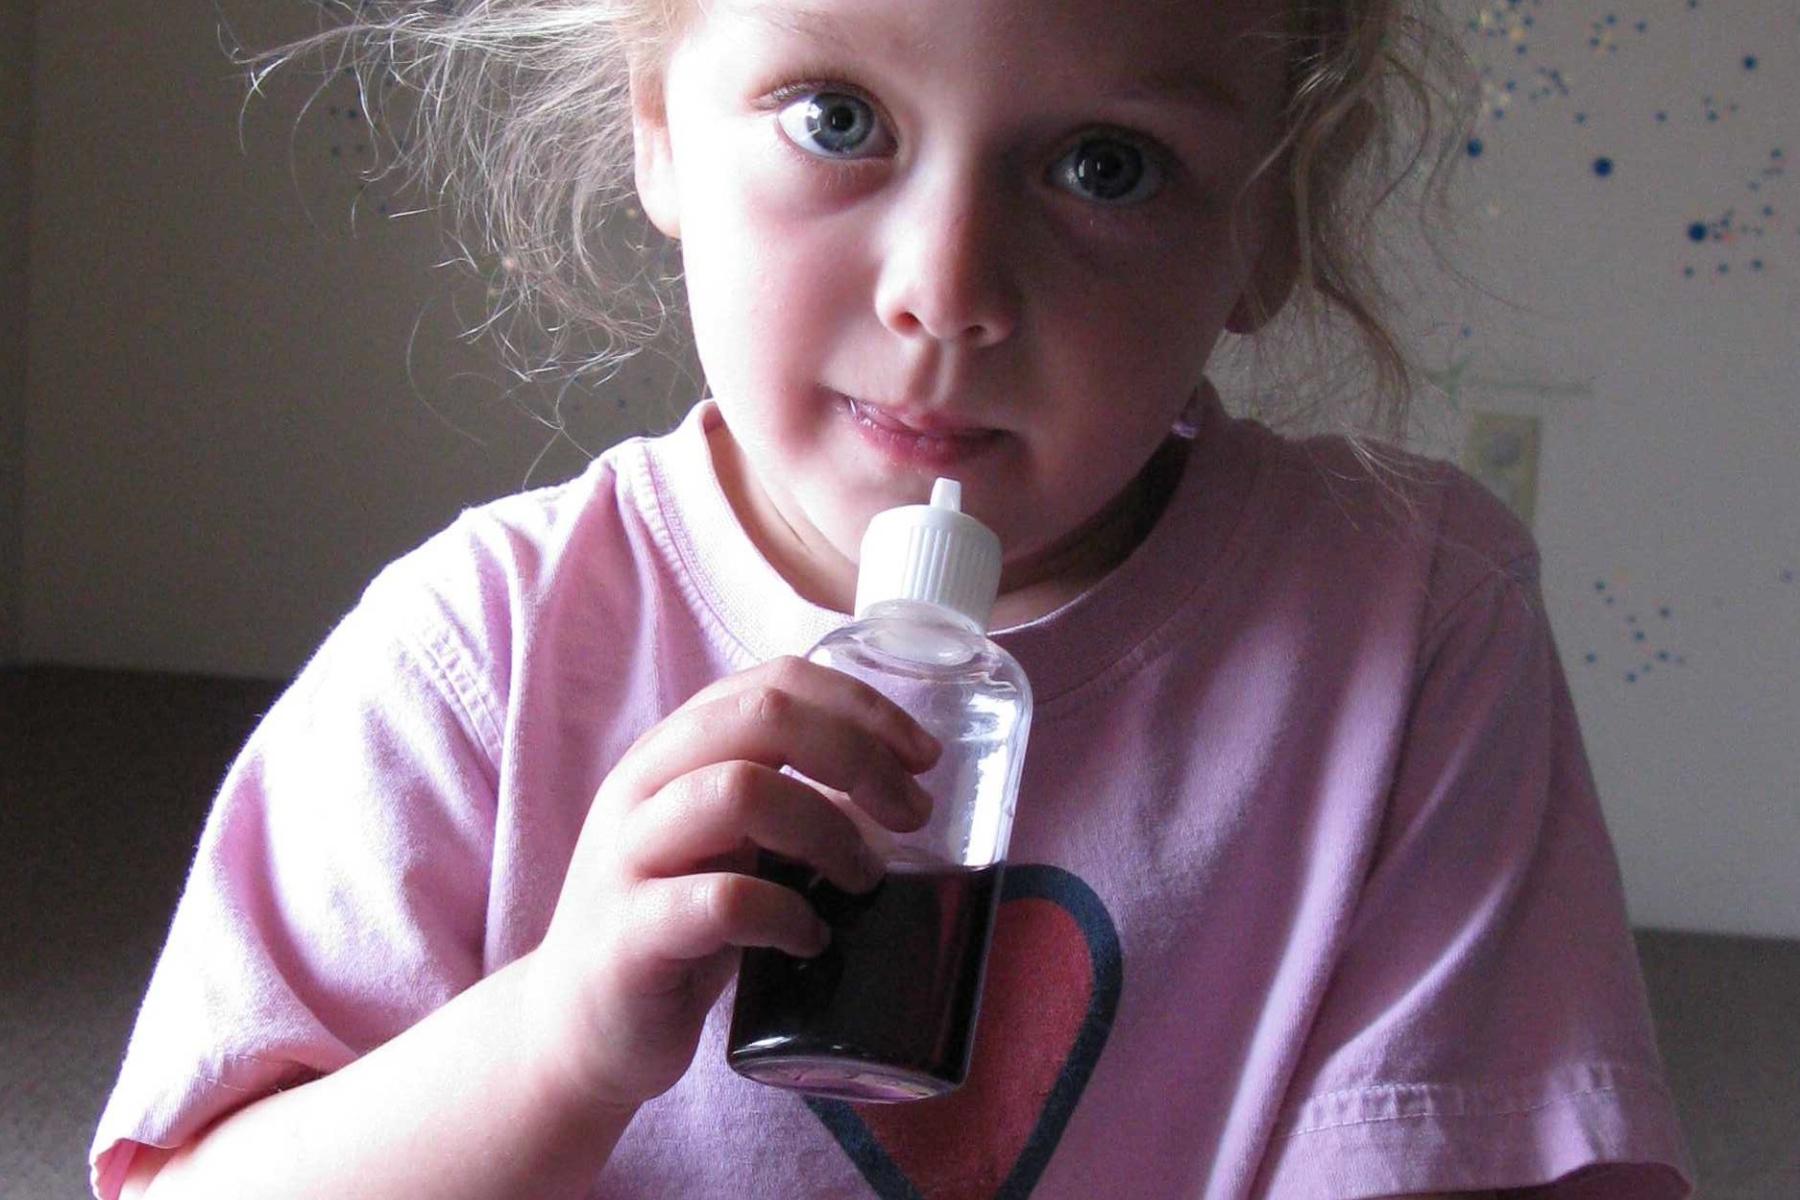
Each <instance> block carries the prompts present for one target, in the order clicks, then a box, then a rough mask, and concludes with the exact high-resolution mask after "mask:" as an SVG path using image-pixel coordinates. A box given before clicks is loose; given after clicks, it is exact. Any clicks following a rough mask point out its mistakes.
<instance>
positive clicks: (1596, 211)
mask: <svg viewBox="0 0 1800 1200" xmlns="http://www.w3.org/2000/svg"><path fill="white" fill-rule="evenodd" d="M1468 11H1470V12H1473V13H1475V14H1476V19H1477V21H1479V20H1480V17H1481V15H1482V14H1483V13H1485V14H1486V16H1487V25H1486V28H1485V30H1484V31H1479V32H1472V33H1471V38H1470V41H1471V45H1472V46H1473V48H1474V49H1475V51H1476V53H1477V54H1478V55H1479V56H1480V58H1481V60H1482V61H1483V62H1484V63H1485V64H1486V65H1487V67H1488V69H1489V75H1488V80H1487V83H1488V96H1487V107H1486V111H1485V114H1484V116H1483V119H1482V121H1481V123H1480V125H1479V127H1478V128H1477V130H1476V137H1477V138H1478V139H1479V141H1480V143H1481V153H1480V155H1479V156H1478V157H1474V158H1472V159H1469V160H1468V163H1467V166H1468V168H1469V169H1468V171H1467V173H1466V175H1465V177H1464V179H1463V181H1462V184H1461V186H1460V188H1459V191H1458V195H1459V198H1460V203H1461V207H1462V210H1463V212H1464V213H1465V215H1466V218H1467V221H1468V225H1467V228H1468V229H1469V231H1470V236H1469V242H1468V247H1467V255H1466V258H1465V260H1464V261H1465V263H1466V265H1467V267H1468V268H1469V269H1470V270H1471V271H1472V272H1473V273H1474V274H1475V275H1477V276H1478V277H1479V278H1480V279H1481V280H1482V281H1484V283H1485V284H1486V285H1487V286H1488V287H1489V288H1490V289H1491V290H1492V291H1493V292H1494V293H1495V295H1494V296H1492V297H1483V296H1480V295H1477V294H1475V293H1474V292H1473V291H1472V290H1471V289H1466V288H1465V289H1460V290H1456V289H1451V288H1448V287H1446V286H1445V285H1443V284H1441V283H1439V284H1437V285H1435V287H1434V289H1433V291H1432V295H1431V298H1430V299H1428V300H1427V302H1426V303H1424V304H1422V305H1421V306H1420V307H1421V312H1422V313H1426V314H1431V315H1433V316H1436V317H1438V318H1440V320H1439V322H1438V323H1437V324H1436V325H1435V327H1432V326H1430V325H1429V324H1423V323H1422V324H1423V328H1422V330H1421V333H1420V339H1421V344H1422V345H1424V346H1426V347H1428V350H1427V357H1428V358H1430V359H1431V360H1432V361H1435V362H1436V363H1437V365H1438V366H1439V367H1440V368H1446V367H1449V366H1451V365H1453V364H1460V365H1461V366H1462V367H1463V369H1464V372H1465V373H1464V374H1463V375H1462V377H1461V385H1460V386H1459V387H1457V388H1456V400H1457V404H1458V408H1459V409H1461V410H1463V412H1464V413H1465V414H1466V412H1467V411H1468V410H1470V409H1473V408H1485V409H1490V410H1495V411H1501V412H1512V413H1521V414H1528V415H1532V416H1536V417H1537V418H1538V421H1539V423H1540V438H1541V444H1542V450H1541V462H1540V474H1539V489H1538V504H1537V512H1536V520H1535V526H1534V527H1535V531H1536V533H1537V536H1538V540H1539V542H1540V544H1541V546H1542V549H1543V554H1544V569H1545V591H1546V595H1547V599H1548V603H1549V606H1550V611H1551V615H1552V618H1553V620H1554V623H1555V627H1556V630H1557V635H1558V639H1559V642H1560V645H1561V649H1562V653H1563V659H1564V663H1565V665H1566V667H1567V669H1568V672H1569V675H1570V678H1571V685H1572V688H1573V691H1574V693H1575V699H1576V703H1577V707H1578V708H1579V711H1580V714H1581V717H1582V721H1583V724H1584V727H1585V730H1586V733H1587V738H1588V745H1589V750H1590V753H1591V755H1592V758H1593V760H1594V768H1595V773H1596V776H1597V778H1598V781H1599V784H1600V788H1601V793H1602V797H1603V799H1604V802H1605V805H1606V809H1607V814H1608V817H1609V821H1610V824H1611V826H1612V829H1613V832H1614V836H1615V838H1616V840H1617V841H1618V843H1619V849H1620V854H1621V858H1622V860H1623V863H1624V870H1625V875H1626V879H1627V883H1628V891H1629V895H1630V901H1631V907H1632V913H1633V916H1634V917H1635V918H1636V919H1637V920H1639V921H1641V922H1643V923H1645V924H1650V925H1660V926H1669V927H1677V928H1691V929H1720V930H1734V931H1741V932H1747V933H1764V934H1779V935H1785V936H1790V937H1791V936H1796V935H1800V871H1797V870H1796V869H1795V867H1796V863H1800V583H1796V582H1795V580H1796V576H1800V470H1797V469H1796V467H1797V460H1800V403H1797V401H1800V336H1797V334H1800V319H1797V318H1800V126H1797V125H1796V123H1795V121H1794V112H1795V109H1794V103H1793V96H1794V93H1795V85H1796V84H1797V83H1800V24H1796V21H1795V11H1794V6H1793V4H1792V2H1791V0H1737V2H1731V3H1722V2H1713V0H1707V2H1705V3H1702V4H1699V5H1698V6H1695V7H1689V6H1686V5H1657V6H1650V5H1637V6H1620V5H1612V4H1608V5H1599V4H1592V5H1580V6H1568V5H1555V6H1552V5H1533V4H1520V5H1509V4H1507V3H1505V2H1504V0H1500V2H1498V3H1489V4H1481V5H1471V6H1469V7H1468ZM1609 14H1611V15H1613V17H1614V18H1615V19H1614V21H1613V23H1612V24H1607V16H1608V15H1609ZM1526 18H1530V19H1531V24H1530V25H1526V24H1524V20H1525V19H1526ZM1640 22H1641V23H1642V24H1641V27H1640ZM1595 43H1597V44H1595ZM1521 46H1522V47H1523V48H1524V52H1523V53H1520V50H1519V48H1520V47H1521ZM1509 83H1510V84H1511V90H1510V91H1509V90H1508V84H1509ZM1501 114H1503V115H1501ZM1602 159H1604V160H1606V162H1605V163H1601V162H1600V160H1602ZM1608 166H1609V167H1610V170H1607V171H1606V172H1605V173H1601V170H1600V169H1599V168H1602V167H1608ZM1694 233H1697V234H1699V240H1696V239H1695V237H1694V236H1692V235H1693V234H1694ZM1690 272H1691V273H1690ZM1465 331H1466V332H1465Z"/></svg>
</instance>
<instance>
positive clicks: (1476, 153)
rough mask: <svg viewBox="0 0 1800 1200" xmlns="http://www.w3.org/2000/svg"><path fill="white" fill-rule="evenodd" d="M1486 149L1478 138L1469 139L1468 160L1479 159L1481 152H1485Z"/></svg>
mask: <svg viewBox="0 0 1800 1200" xmlns="http://www.w3.org/2000/svg"><path fill="white" fill-rule="evenodd" d="M1486 148H1487V147H1485V146H1483V145H1482V144H1481V139H1480V138H1470V139H1469V157H1470V158H1480V157H1481V152H1482V151H1483V150H1485V149H1486Z"/></svg>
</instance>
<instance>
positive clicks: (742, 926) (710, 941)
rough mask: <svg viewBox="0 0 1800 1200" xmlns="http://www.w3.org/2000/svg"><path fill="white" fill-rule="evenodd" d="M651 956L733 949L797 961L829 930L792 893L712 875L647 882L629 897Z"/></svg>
mask: <svg viewBox="0 0 1800 1200" xmlns="http://www.w3.org/2000/svg"><path fill="white" fill-rule="evenodd" d="M634 897H635V902H636V906H637V907H636V915H637V917H638V919H639V920H640V921H641V922H642V924H641V926H640V927H641V928H642V929H643V930H644V932H645V934H646V935H647V936H646V937H645V938H644V939H643V940H642V941H641V942H639V943H638V944H639V946H640V947H641V948H642V949H644V950H645V951H647V952H648V953H650V954H653V955H657V956H660V957H665V958H672V959H679V960H689V959H696V958H705V957H707V956H708V955H712V954H717V953H718V952H719V951H721V950H724V949H727V948H729V947H732V946H768V947H772V948H774V949H776V950H780V951H783V952H784V953H787V954H792V955H794V956H795V957H797V958H811V957H813V956H814V955H817V954H819V953H821V952H822V951H823V950H824V949H825V947H826V946H827V945H828V944H829V943H830V941H831V926H829V925H827V924H826V923H825V921H824V920H823V919H821V918H820V916H819V914H818V913H816V912H814V911H813V907H812V905H810V904H808V903H807V902H806V898H805V897H803V896H801V895H800V893H799V892H796V891H794V890H793V889H792V888H785V887H782V886H781V885H780V884H778V883H770V882H769V881H768V880H766V879H757V878H756V877H755V876H752V875H738V874H733V873H730V872H715V873H713V874H708V875H680V876H676V877H675V878H672V879H652V880H649V881H647V882H645V883H643V884H640V885H639V886H638V887H637V889H636V890H635V892H634Z"/></svg>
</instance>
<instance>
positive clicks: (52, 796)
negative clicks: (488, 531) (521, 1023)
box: [0, 668, 1800, 1200]
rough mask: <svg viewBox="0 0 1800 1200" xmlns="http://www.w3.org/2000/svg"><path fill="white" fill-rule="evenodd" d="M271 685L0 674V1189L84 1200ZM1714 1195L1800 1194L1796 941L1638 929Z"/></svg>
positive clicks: (1761, 1198)
mask: <svg viewBox="0 0 1800 1200" xmlns="http://www.w3.org/2000/svg"><path fill="white" fill-rule="evenodd" d="M277 694H279V685H275V684H268V683H257V682H246V681H231V680H220V679H206V678H197V677H189V676H171V675H147V674H132V673H120V672H101V671H79V670H69V669H62V668H54V669H52V668H42V669H32V670H24V671H13V672H4V673H0V828H3V829H4V830H5V837H4V843H3V844H4V846H5V847H6V851H5V857H4V861H0V895H4V897H5V908H4V911H5V913H6V914H7V916H8V917H9V919H8V920H7V921H5V922H4V923H3V928H0V1195H4V1196H5V1197H7V1198H8V1200H39V1198H45V1200H50V1198H65V1197H66V1198H69V1200H74V1198H76V1197H80V1196H84V1195H86V1194H87V1193H86V1177H85V1167H84V1165H83V1164H84V1160H85V1155H86V1151H87V1143H88V1138H89V1136H90V1135H91V1133H92V1131H93V1125H94V1121H95V1119H96V1118H97V1117H98V1115H99V1110H100V1105H101V1103H102V1102H103V1101H104V1099H105V1097H106V1093H107V1090H108V1088H109V1087H110V1086H111V1084H112V1078H113V1073H114V1070H115V1068H116V1066H117V1062H118V1055H119V1053H120V1051H121V1050H122V1049H123V1046H124V1039H125V1035H126V1033H127V1032H128V1030H129V1029H130V1027H131V1020H132V1014H133V1012H134V1009H135V1006H136V1003H137V999H138V997H139V995H140V994H141V992H142V990H143V987H144V984H145V982H146V981H147V980H148V978H149V974H150V967H151V964H152V962H153V961H154V959H155V956H156V952H157V950H158V948H159V947H160V946H161V944H162V939H163V934H164V931H165V928H166V924H167V921H168V917H169V913H170V911H171V909H172V907H173V905H174V902H175V898H176V895H177V893H178V892H179V890H180V886H181V879H182V873H183V870H184V868H185V866H186V864H187V861H188V858H189V856H190V855H191V854H192V852H193V844H194V840H195V838H196V836H197V835H198V832H199V828H200V822H201V820H202V818H203V817H204V815H205V808H206V804H207V801H208V800H209V799H210V797H211V795H212V792H213V791H214V789H215V788H216V787H217V786H218V782H219V779H220V777H221V776H222V774H223V772H224V770H225V767H226V765H227V764H228V763H229V762H230V760H231V758H232V756H233V754H234V753H235V752H236V750H237V748H238V747H239V746H240V745H241V744H242V742H243V740H244V738H245V736H247V734H248V733H249V731H250V729H251V728H252V727H253V725H254V724H255V721H256V719H257V717H258V715H259V714H260V713H261V712H262V711H264V710H265V709H266V708H267V707H268V705H269V704H270V703H271V702H272V701H273V700H274V698H275V697H276V695H277ZM1638 946H1639V950H1640V953H1641V954H1642V957H1643V962H1644V969H1645V975H1646V978H1647V979H1648V981H1649V985H1650V992H1651V1006H1652V1008H1653V1010H1654V1013H1655V1016H1656V1021H1657V1029H1658V1032H1659V1036H1660V1038H1661V1041H1662V1046H1663V1052H1664V1056H1665V1058H1666V1059H1667V1062H1668V1068H1669V1073H1670V1081H1671V1083H1672V1085H1673V1086H1674V1088H1675V1091H1676V1094H1677V1096H1678V1098H1679V1101H1680V1104H1681V1110H1682V1116H1683V1119H1684V1121H1685V1123H1686V1126H1687V1131H1688V1136H1689V1139H1690V1141H1691V1143H1692V1145H1693V1149H1694V1154H1695V1158H1696V1161H1697V1163H1698V1168H1699V1173H1700V1195H1701V1196H1703V1197H1708V1198H1709V1200H1800V944H1797V943H1792V942H1781V941H1757V940H1752V939H1745V938H1728V937H1714V936H1706V935H1696V934H1681V933H1668V932H1657V931H1641V932H1640V933H1639V934H1638Z"/></svg>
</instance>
